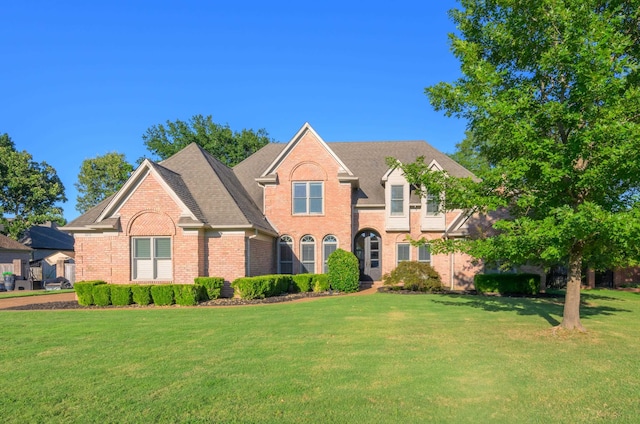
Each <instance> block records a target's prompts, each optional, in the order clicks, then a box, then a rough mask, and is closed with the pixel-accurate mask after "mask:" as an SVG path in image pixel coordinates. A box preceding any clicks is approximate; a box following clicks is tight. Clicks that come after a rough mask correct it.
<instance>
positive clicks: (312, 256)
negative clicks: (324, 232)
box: [300, 235, 316, 274]
mask: <svg viewBox="0 0 640 424" xmlns="http://www.w3.org/2000/svg"><path fill="white" fill-rule="evenodd" d="M315 272H316V239H314V238H313V236H309V235H306V236H304V237H302V238H301V239H300V273H301V274H315Z"/></svg>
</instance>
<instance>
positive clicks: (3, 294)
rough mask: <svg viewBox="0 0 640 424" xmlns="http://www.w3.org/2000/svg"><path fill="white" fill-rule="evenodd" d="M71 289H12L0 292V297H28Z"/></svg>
mask: <svg viewBox="0 0 640 424" xmlns="http://www.w3.org/2000/svg"><path fill="white" fill-rule="evenodd" d="M74 291H75V290H73V289H63V290H12V291H7V292H0V299H7V298H10V297H28V296H44V295H50V294H60V293H71V292H74Z"/></svg>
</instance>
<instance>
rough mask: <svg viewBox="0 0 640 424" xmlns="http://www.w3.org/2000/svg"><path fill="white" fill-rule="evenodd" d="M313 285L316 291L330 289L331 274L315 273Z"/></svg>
mask: <svg viewBox="0 0 640 424" xmlns="http://www.w3.org/2000/svg"><path fill="white" fill-rule="evenodd" d="M312 285H313V291H314V292H316V293H321V292H326V291H329V289H330V286H329V276H328V275H327V274H314V275H313V282H312Z"/></svg>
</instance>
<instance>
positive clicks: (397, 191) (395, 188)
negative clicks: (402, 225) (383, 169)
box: [391, 185, 404, 215]
mask: <svg viewBox="0 0 640 424" xmlns="http://www.w3.org/2000/svg"><path fill="white" fill-rule="evenodd" d="M391 215H404V186H401V185H392V186H391Z"/></svg>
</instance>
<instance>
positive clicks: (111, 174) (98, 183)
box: [75, 152, 133, 213]
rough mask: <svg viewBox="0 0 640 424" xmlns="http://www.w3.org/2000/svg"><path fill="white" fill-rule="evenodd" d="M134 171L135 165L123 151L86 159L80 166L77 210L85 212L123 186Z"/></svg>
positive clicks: (77, 185) (77, 186) (77, 184)
mask: <svg viewBox="0 0 640 424" xmlns="http://www.w3.org/2000/svg"><path fill="white" fill-rule="evenodd" d="M131 171H133V165H131V164H130V163H129V162H127V161H126V159H125V156H124V155H123V154H122V153H116V152H111V153H107V154H105V155H102V156H96V157H95V158H91V159H85V160H84V161H82V165H81V166H80V173H79V174H78V182H77V183H76V184H75V186H76V188H77V189H78V196H77V197H76V210H77V211H78V212H80V213H85V212H86V211H87V210H89V209H90V208H92V207H94V206H95V205H97V204H98V203H100V202H101V201H103V200H104V199H106V198H107V197H109V196H110V195H112V194H113V193H115V192H116V191H118V189H120V187H122V185H123V184H124V183H125V182H126V181H127V178H129V175H130V174H131Z"/></svg>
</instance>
